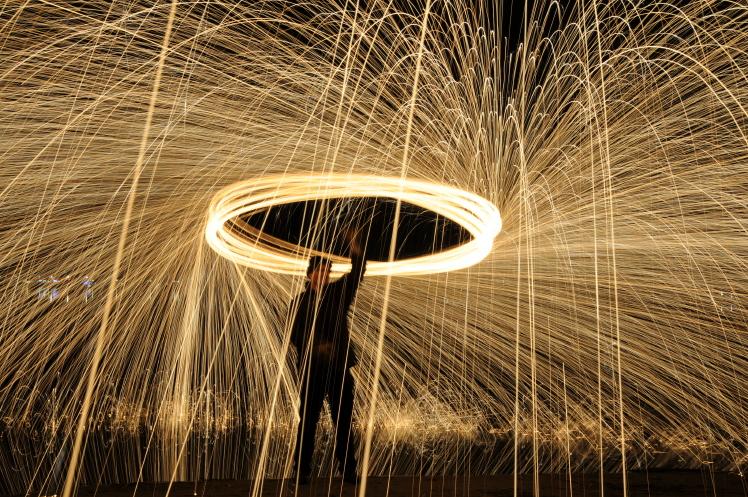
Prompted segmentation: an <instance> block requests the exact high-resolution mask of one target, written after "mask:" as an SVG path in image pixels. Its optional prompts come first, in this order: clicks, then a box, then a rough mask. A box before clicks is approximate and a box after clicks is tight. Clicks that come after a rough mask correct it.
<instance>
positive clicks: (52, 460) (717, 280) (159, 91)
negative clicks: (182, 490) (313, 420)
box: [0, 0, 748, 493]
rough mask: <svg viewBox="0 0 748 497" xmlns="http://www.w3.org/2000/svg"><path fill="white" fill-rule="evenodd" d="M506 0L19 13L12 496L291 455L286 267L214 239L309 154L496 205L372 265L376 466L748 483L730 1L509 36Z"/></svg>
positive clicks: (631, 9)
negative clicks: (270, 267)
mask: <svg viewBox="0 0 748 497" xmlns="http://www.w3.org/2000/svg"><path fill="white" fill-rule="evenodd" d="M490 3H491V2H488V3H486V4H480V3H476V2H471V3H466V2H463V1H457V2H450V3H442V2H430V1H428V0H427V1H425V2H422V3H419V2H413V3H411V2H400V3H399V4H398V3H392V2H386V1H378V0H375V1H372V2H366V3H359V2H347V3H346V2H340V3H337V2H324V1H321V0H320V1H319V2H314V3H311V4H304V5H302V6H296V5H295V4H294V3H293V2H285V1H257V2H242V3H234V2H204V1H185V0H179V1H176V0H175V1H172V2H155V5H154V3H152V2H140V1H134V2H125V3H120V2H114V3H111V4H109V3H107V2H99V1H89V2H75V1H69V2H46V1H28V2H5V3H4V4H3V5H2V6H1V7H0V26H2V28H1V29H0V102H1V104H2V105H1V106H0V109H1V110H0V215H1V216H2V227H1V228H0V230H1V232H2V237H0V274H1V275H2V278H1V279H0V418H1V419H0V423H2V426H1V428H2V437H0V443H1V447H0V493H5V492H12V493H23V492H25V491H26V489H38V488H44V487H45V486H46V485H49V484H50V483H54V484H55V485H57V484H59V483H60V482H61V481H67V482H68V487H69V488H68V490H67V492H68V493H69V492H70V491H71V489H72V488H73V487H74V485H87V484H91V483H96V482H97V481H104V482H123V481H139V480H145V481H153V480H160V481H164V480H165V481H176V480H185V479H202V478H254V477H260V478H261V477H283V476H287V475H288V474H289V471H290V468H291V455H292V453H293V444H294V434H295V425H296V422H297V419H296V405H297V402H298V389H297V386H296V384H295V378H296V371H294V370H293V368H292V366H291V364H292V362H291V361H289V360H288V358H287V357H286V353H287V351H288V347H287V345H288V342H287V333H286V332H287V330H288V324H287V316H286V315H285V313H286V310H287V306H288V302H289V301H290V299H291V297H292V296H293V295H294V294H295V293H296V292H297V291H298V290H299V289H300V286H301V283H302V281H301V277H299V276H297V275H296V276H295V275H288V274H279V273H275V272H269V271H262V270H259V269H257V268H255V267H247V266H246V265H243V264H238V263H236V262H235V261H233V260H229V259H227V258H225V257H221V256H220V255H219V254H217V253H216V252H215V251H214V250H212V249H211V247H210V246H209V244H208V242H207V241H206V238H205V232H206V227H208V221H209V209H210V205H211V201H212V200H213V198H214V197H215V195H216V193H217V192H219V191H221V189H222V188H226V187H228V186H229V185H233V184H236V183H239V182H242V181H256V180H259V179H260V178H263V177H266V176H271V175H272V177H278V175H286V176H287V177H289V178H298V177H299V176H302V177H303V175H309V174H310V173H313V174H315V175H335V176H336V177H340V176H344V175H350V174H355V175H360V176H369V177H375V178H406V179H409V180H413V181H426V182H429V183H432V184H439V185H445V186H448V187H450V188H453V189H458V190H460V191H464V192H469V193H471V194H474V195H476V196H478V197H480V198H483V199H486V200H487V201H488V202H490V203H491V204H492V205H493V206H495V208H496V209H497V210H498V212H500V213H501V221H502V226H501V233H500V234H499V235H498V236H496V238H495V239H494V240H493V245H492V246H491V247H490V252H489V253H488V255H487V256H485V258H484V259H482V260H481V261H480V262H478V263H477V264H475V265H471V266H469V267H462V269H457V270H453V271H450V272H440V273H435V272H430V271H421V273H425V274H410V275H407V276H404V275H398V274H394V275H393V274H389V275H386V276H383V275H380V276H377V275H374V274H373V275H372V276H367V278H366V279H365V280H364V283H363V284H362V286H361V288H360V290H359V294H358V297H357V301H356V305H355V309H354V312H353V313H352V316H351V324H352V326H351V331H352V340H353V346H354V347H355V348H356V349H357V351H358V354H359V356H360V363H359V365H358V366H357V367H356V368H355V369H354V370H353V372H354V376H355V378H356V381H357V390H356V392H357V393H356V399H355V408H356V412H355V415H354V420H355V423H356V427H357V430H358V433H359V435H360V440H361V443H360V445H361V448H360V453H361V455H360V457H361V458H362V460H363V461H365V462H363V464H362V467H366V468H368V471H369V473H370V474H383V475H387V474H403V473H405V474H413V473H415V474H455V473H467V472H470V473H495V472H504V471H505V472H512V471H514V472H515V474H516V473H523V472H530V473H534V474H536V475H537V474H538V473H540V472H567V471H568V472H572V471H592V472H601V473H602V472H603V471H605V472H609V471H622V470H626V469H635V468H641V467H646V466H658V465H660V466H678V467H701V466H702V465H709V466H710V467H715V468H719V469H722V470H729V471H734V472H738V473H739V472H742V471H744V470H745V468H746V466H747V465H748V431H747V429H746V427H747V426H748V397H747V396H748V380H747V379H746V378H747V376H746V371H747V370H748V332H747V331H746V330H747V329H748V322H747V319H748V309H747V308H746V302H748V295H747V294H748V268H747V264H748V236H747V235H748V233H747V232H746V227H747V224H748V76H747V75H748V54H746V52H745V47H748V8H747V7H746V6H745V5H744V4H742V3H739V2H736V3H730V2H706V1H705V2H679V3H677V4H668V3H657V4H651V5H648V4H638V3H629V2H617V1H614V2H579V3H578V4H575V5H569V6H567V7H564V8H563V9H560V8H559V6H558V5H556V4H553V3H550V2H547V3H546V2H540V3H537V4H535V5H531V6H527V15H526V17H525V18H524V19H523V22H522V24H521V34H522V43H520V44H518V45H516V46H511V44H509V43H508V42H507V40H506V39H505V36H506V33H503V32H502V31H501V29H500V28H501V26H502V18H503V17H502V16H504V15H506V13H504V12H501V11H495V10H494V9H493V8H492V7H491V5H489V4H490ZM520 7H521V8H524V5H522V6H520ZM520 10H522V9H520ZM368 186H370V187H371V186H372V185H368ZM339 193H340V192H339V191H336V193H335V194H334V195H333V196H336V197H340V196H341V195H340V194H339ZM354 193H355V192H354ZM355 194H356V195H359V194H360V190H359V191H358V193H355ZM352 195H353V194H352ZM440 200H441V201H443V202H445V203H449V198H446V196H445V197H443V198H441V199H440ZM403 202H407V199H403ZM439 205H441V204H440V203H439V202H435V203H434V205H433V207H432V208H433V210H435V211H437V212H438V207H439ZM457 207H459V206H457ZM462 207H463V208H464V207H465V206H464V205H463V206H462ZM396 219H397V217H396V218H395V220H396ZM395 231H396V230H395ZM473 234H475V233H473ZM433 252H435V253H436V254H438V253H439V251H438V250H436V249H435V250H434V251H433ZM483 255H485V254H483ZM436 257H438V256H436ZM403 261H406V262H403ZM476 261H477V259H476ZM476 261H473V262H476ZM397 262H398V263H400V264H401V265H403V266H407V259H403V260H398V261H397ZM404 272H406V273H407V270H405V271H404ZM381 274H384V273H381ZM374 401H376V404H375V405H374V409H372V405H373V404H372V403H373V402H374ZM324 422H325V423H327V424H328V425H329V418H326V421H324ZM319 438H320V442H319V444H318V445H319V446H322V449H321V451H320V453H319V454H318V459H317V461H318V466H317V468H318V471H319V472H320V473H323V474H324V473H328V474H329V473H331V472H332V471H334V466H333V465H332V464H331V461H330V459H331V447H330V446H329V444H328V445H326V444H327V442H326V441H327V440H329V426H328V430H321V433H320V435H319ZM367 438H368V439H370V442H369V443H367V444H364V440H365V439H367ZM364 445H369V448H368V449H366V450H365V448H364ZM601 485H602V483H601Z"/></svg>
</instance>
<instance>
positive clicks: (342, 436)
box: [329, 369, 357, 480]
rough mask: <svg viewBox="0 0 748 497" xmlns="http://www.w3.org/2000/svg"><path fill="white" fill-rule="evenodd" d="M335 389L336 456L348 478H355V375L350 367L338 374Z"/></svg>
mask: <svg viewBox="0 0 748 497" xmlns="http://www.w3.org/2000/svg"><path fill="white" fill-rule="evenodd" d="M333 384H334V388H333V391H331V392H329V398H330V411H331V414H332V420H333V422H334V424H335V456H336V458H337V459H338V464H340V470H341V472H342V473H343V475H344V477H345V478H346V480H349V479H351V478H354V477H355V475H356V473H357V467H356V444H355V437H354V433H353V430H352V429H351V428H352V426H351V425H352V419H353V395H354V392H353V376H352V375H351V372H350V370H349V369H345V370H344V371H342V372H341V373H339V374H337V375H336V381H335V382H334V383H333Z"/></svg>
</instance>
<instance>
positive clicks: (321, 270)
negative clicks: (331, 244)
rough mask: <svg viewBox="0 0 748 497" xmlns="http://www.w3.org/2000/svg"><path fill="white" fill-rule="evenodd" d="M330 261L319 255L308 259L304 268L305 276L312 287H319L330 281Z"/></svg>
mask: <svg viewBox="0 0 748 497" xmlns="http://www.w3.org/2000/svg"><path fill="white" fill-rule="evenodd" d="M331 266H332V261H331V260H330V259H325V258H324V257H321V256H319V255H315V256H314V257H312V258H311V259H309V266H307V269H306V277H307V278H309V282H310V283H311V285H312V287H313V288H314V289H320V288H322V287H323V286H324V285H326V284H327V283H328V282H329V281H330V267H331Z"/></svg>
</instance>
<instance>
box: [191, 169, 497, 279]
mask: <svg viewBox="0 0 748 497" xmlns="http://www.w3.org/2000/svg"><path fill="white" fill-rule="evenodd" d="M362 197H387V198H392V199H396V200H401V201H403V202H407V203H410V204H413V205H417V206H419V207H422V208H424V209H428V210H430V211H433V212H436V213H437V214H440V215H442V216H444V217H446V218H449V219H451V220H452V221H454V222H456V223H459V224H460V225H461V226H462V227H463V228H465V229H466V230H467V231H468V232H469V233H470V234H471V235H472V239H471V240H470V241H469V242H468V243H464V244H461V245H458V246H456V247H453V248H450V249H447V250H444V251H442V252H437V253H433V254H428V255H424V256H419V257H412V258H408V259H403V260H396V261H392V262H385V261H369V262H368V263H367V270H366V273H367V275H387V274H391V275H416V274H429V273H440V272H445V271H454V270H456V269H462V268H466V267H468V266H472V265H473V264H476V263H478V262H480V261H481V260H483V258H485V257H486V256H487V255H488V254H489V253H490V251H491V247H492V246H493V239H494V238H495V237H496V235H498V234H499V232H500V231H501V216H500V214H499V211H498V209H497V208H496V207H495V206H494V205H493V204H492V203H490V202H489V201H488V200H486V199H484V198H483V197H480V196H479V195H476V194H473V193H470V192H466V191H464V190H460V189H458V188H454V187H451V186H447V185H443V184H438V183H432V182H428V181H423V180H413V179H401V178H396V177H383V176H375V175H361V174H334V173H333V174H284V175H274V176H264V177H261V178H258V179H253V180H247V181H241V182H238V183H234V184H232V185H229V186H228V187H226V188H224V189H222V190H221V191H220V192H218V194H216V196H215V197H214V198H213V201H212V202H211V204H210V209H209V213H208V222H207V226H206V229H205V238H206V240H207V241H208V244H209V245H210V246H211V247H212V248H213V250H215V251H216V252H217V253H218V254H220V255H222V256H223V257H226V258H227V259H229V260H231V261H233V262H235V263H237V264H241V265H244V266H248V267H253V268H256V269H261V270H264V271H271V272H275V273H285V274H304V273H305V272H306V267H307V262H308V259H309V256H310V255H315V254H318V255H324V256H326V257H328V258H330V259H331V260H332V261H333V265H332V270H331V273H332V275H334V276H335V275H340V274H343V273H345V272H347V271H349V270H350V267H351V265H350V262H349V259H348V258H347V257H341V256H339V255H335V254H331V253H323V252H318V251H314V250H310V249H308V248H305V247H301V246H299V245H295V244H293V243H289V242H286V241H283V240H279V239H277V238H273V237H269V236H267V235H266V234H263V233H262V231H261V230H259V229H257V228H255V227H252V226H249V225H245V226H243V229H242V230H241V232H239V231H238V230H236V229H232V228H231V226H230V225H231V224H232V221H234V220H236V219H237V218H239V217H240V216H244V215H247V214H252V213H255V212H259V211H265V210H267V209H270V208H271V207H274V206H278V205H283V204H289V203H295V202H306V201H312V200H323V199H332V198H362ZM234 222H235V221H234Z"/></svg>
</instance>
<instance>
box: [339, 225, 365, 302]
mask: <svg viewBox="0 0 748 497" xmlns="http://www.w3.org/2000/svg"><path fill="white" fill-rule="evenodd" d="M358 231H359V230H356V231H353V230H348V232H347V233H346V239H347V240H348V246H349V252H348V253H349V255H350V257H351V272H350V273H348V274H346V275H345V276H344V277H343V278H344V280H345V283H344V288H345V290H344V291H345V298H346V301H347V302H350V301H352V300H353V297H354V296H355V295H356V290H358V285H359V284H360V283H361V280H362V279H363V277H364V273H365V272H366V257H365V255H364V250H363V248H362V247H361V242H360V240H359V233H358Z"/></svg>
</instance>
